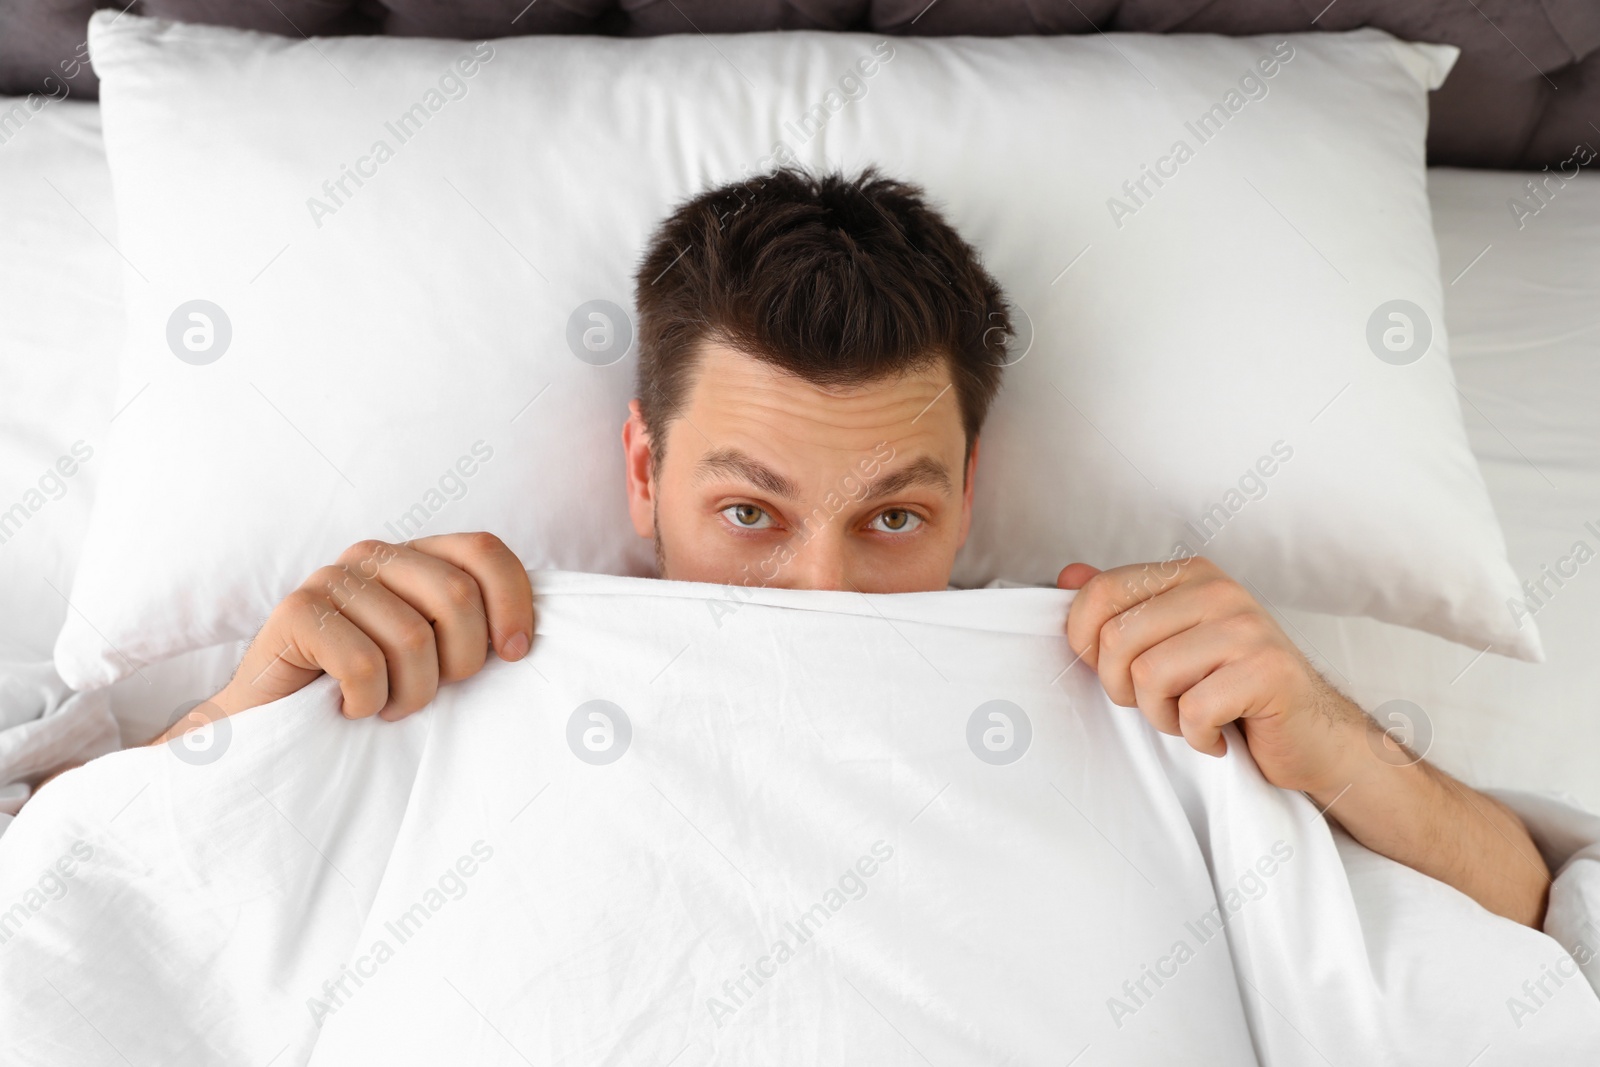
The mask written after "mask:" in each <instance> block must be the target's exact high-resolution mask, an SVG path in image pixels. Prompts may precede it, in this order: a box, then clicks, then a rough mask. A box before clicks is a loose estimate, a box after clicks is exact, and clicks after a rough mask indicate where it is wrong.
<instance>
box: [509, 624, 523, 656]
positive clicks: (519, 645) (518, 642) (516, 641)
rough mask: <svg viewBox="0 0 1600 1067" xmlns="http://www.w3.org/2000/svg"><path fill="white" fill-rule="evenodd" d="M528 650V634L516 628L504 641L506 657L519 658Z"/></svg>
mask: <svg viewBox="0 0 1600 1067" xmlns="http://www.w3.org/2000/svg"><path fill="white" fill-rule="evenodd" d="M527 651H528V635H527V634H525V633H523V632H522V631H521V630H518V631H517V632H516V633H514V634H512V635H511V639H510V640H508V641H507V642H506V659H521V658H522V655H523V653H525V652H527Z"/></svg>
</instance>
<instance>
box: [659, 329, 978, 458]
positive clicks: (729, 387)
mask: <svg viewBox="0 0 1600 1067" xmlns="http://www.w3.org/2000/svg"><path fill="white" fill-rule="evenodd" d="M697 355H698V358H697V360H696V366H695V372H694V375H693V379H692V382H691V386H690V388H689V390H688V393H687V395H686V396H685V397H684V401H685V403H684V405H683V407H684V409H685V413H686V414H689V415H690V417H691V418H694V419H695V420H696V421H697V422H698V421H701V420H705V421H713V422H719V423H720V422H730V423H739V422H746V423H748V422H752V421H756V422H763V423H766V424H768V425H771V426H772V427H773V429H774V431H775V432H784V431H788V432H789V433H799V432H804V430H805V429H806V426H807V424H812V426H811V429H812V432H815V433H820V434H824V435H850V434H851V433H852V432H853V431H876V432H879V433H880V434H882V433H895V434H904V435H908V436H921V435H933V436H939V437H943V436H947V435H948V434H949V433H950V432H955V433H958V434H961V433H963V429H962V426H961V414H960V408H959V405H958V403H957V399H956V395H955V390H954V386H953V383H952V380H951V376H950V367H949V363H948V361H946V360H944V359H939V358H935V359H932V360H929V361H928V362H926V363H923V364H922V365H920V366H917V367H915V368H913V369H911V370H908V371H905V372H903V373H896V374H892V375H886V376H885V377H883V378H877V379H872V380H870V381H867V382H863V383H859V384H852V385H843V386H829V385H821V384H817V383H815V382H811V381H808V380H806V379H805V378H802V377H800V376H799V375H797V374H794V373H791V372H789V371H787V370H784V369H783V368H781V367H778V366H775V365H774V364H772V363H769V362H767V361H765V360H761V359H757V358H755V357H754V356H750V355H747V354H745V353H743V352H741V351H739V350H738V349H736V348H733V347H731V346H729V345H725V344H721V343H718V342H715V341H706V342H702V345H701V347H700V349H699V351H698V353H697ZM841 443H842V442H841Z"/></svg>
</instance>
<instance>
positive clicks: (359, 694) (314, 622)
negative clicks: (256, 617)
mask: <svg viewBox="0 0 1600 1067" xmlns="http://www.w3.org/2000/svg"><path fill="white" fill-rule="evenodd" d="M290 596H291V598H295V599H300V598H304V599H305V600H306V601H307V603H306V604H305V605H304V606H303V608H301V609H299V610H295V611H294V612H293V614H292V615H291V616H290V617H289V638H290V641H291V642H292V643H293V647H294V649H295V650H296V653H297V658H301V659H303V660H304V661H305V662H307V663H309V664H310V665H311V666H313V667H315V668H317V669H319V670H322V671H326V672H327V673H328V674H331V675H333V676H334V677H335V678H337V679H339V692H340V693H341V694H343V696H344V704H343V707H342V709H341V710H342V711H343V713H344V717H345V718H347V719H364V718H366V717H367V716H369V715H374V714H376V713H377V712H378V710H379V709H380V708H382V707H383V706H384V704H386V703H388V700H389V667H388V664H387V663H386V662H385V660H384V656H383V649H381V648H379V647H378V645H377V642H375V641H373V640H372V638H370V637H368V636H367V635H366V634H365V633H364V632H362V629H361V627H359V626H357V625H356V624H355V623H353V622H351V621H350V620H349V619H347V618H345V617H344V616H343V615H341V614H339V612H337V611H335V610H334V609H333V606H332V605H331V604H329V603H328V602H327V601H326V600H323V601H322V602H321V604H320V605H317V604H316V603H314V601H313V600H312V598H313V597H315V590H310V589H301V590H297V591H296V592H295V593H292V594H290Z"/></svg>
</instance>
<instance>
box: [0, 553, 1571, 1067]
mask: <svg viewBox="0 0 1600 1067" xmlns="http://www.w3.org/2000/svg"><path fill="white" fill-rule="evenodd" d="M532 577H533V580H534V582H535V588H536V589H537V590H538V592H539V621H538V634H537V637H536V640H535V643H534V649H533V651H532V653H531V654H530V655H529V656H528V657H527V658H526V659H525V660H524V661H521V662H516V663H506V662H503V661H500V660H497V659H491V662H490V663H489V664H488V665H487V666H486V667H485V668H484V670H483V671H481V672H480V673H479V674H478V675H475V676H474V677H472V678H471V679H468V680H466V681H464V682H461V683H458V684H454V685H449V686H446V687H445V688H444V689H443V690H442V691H441V692H440V694H439V696H438V698H437V699H436V700H435V701H434V702H433V703H432V704H431V705H430V706H429V707H427V708H426V709H424V710H423V711H421V712H419V713H417V714H415V715H412V716H410V717H409V718H407V719H405V720H403V721H401V722H397V723H389V722H383V721H379V720H377V719H368V720H362V721H347V720H345V719H343V718H342V717H341V716H340V715H339V713H338V707H339V696H338V689H337V684H336V683H335V682H334V680H333V679H331V678H327V677H324V678H321V679H319V680H317V681H316V682H314V683H313V684H311V685H310V686H307V687H306V688H305V689H303V690H301V691H300V692H298V693H296V694H294V695H292V696H290V697H288V698H286V699H284V700H281V701H278V702H276V703H274V704H270V705H266V706H264V707H261V708H256V709H253V710H251V711H249V712H245V713H243V714H241V715H238V716H235V717H233V718H232V719H227V720H222V721H221V722H218V723H215V724H213V725H211V726H208V727H206V728H204V729H202V730H200V731H197V732H195V733H193V734H190V735H188V736H187V737H185V738H184V739H182V740H180V741H176V742H173V743H171V744H169V745H165V746H161V747H157V748H147V749H140V750H131V751H126V752H121V753H117V754H113V755H110V756H107V757H104V758H102V759H99V760H96V761H95V762H93V763H91V764H89V765H88V766H87V767H85V768H82V769H80V770H77V771H73V772H71V773H69V774H67V775H64V776H62V777H61V778H59V779H57V780H56V781H54V782H52V783H51V784H49V785H48V786H46V787H45V788H44V789H43V790H41V791H40V793H39V795H38V796H37V797H36V798H35V799H34V801H33V802H32V803H31V804H30V805H29V807H28V808H27V809H26V810H25V812H24V813H23V815H22V817H21V818H20V819H19V820H18V821H17V822H16V824H15V825H14V826H13V827H12V830H11V832H10V833H9V834H8V835H7V836H6V837H5V838H4V839H3V840H0V1060H3V1061H4V1062H6V1063H8V1064H9V1063H16V1064H36V1063H37V1064H43V1063H49V1064H70V1063H90V1062H102V1061H103V1060H104V1059H105V1058H106V1057H107V1055H108V1052H107V1046H108V1045H109V1046H111V1047H112V1048H114V1049H116V1050H117V1051H118V1052H119V1053H120V1054H121V1055H122V1056H124V1057H126V1058H127V1059H128V1060H129V1061H130V1062H182V1063H186V1064H188V1063H196V1064H203V1063H245V1062H268V1061H269V1060H271V1061H272V1062H274V1063H277V1064H315V1065H324V1064H327V1065H335V1064H348V1063H386V1064H411V1063H416V1064H424V1063H427V1064H432V1063H440V1062H451V1063H473V1064H502V1063H503V1064H515V1063H523V1062H530V1063H576V1062H607V1063H634V1062H639V1063H643V1062H656V1063H667V1062H671V1061H673V1060H674V1058H675V1057H678V1058H679V1059H678V1062H688V1063H723V1064H748V1063H777V1062H783V1063H845V1062H859V1063H922V1062H924V1061H926V1062H932V1063H940V1064H957V1063H974V1064H977V1063H986V1064H993V1063H1002V1062H1006V1063H1047V1062H1048V1063H1062V1062H1068V1061H1070V1060H1072V1059H1073V1057H1075V1056H1080V1055H1081V1056H1083V1059H1082V1060H1081V1061H1080V1062H1083V1063H1091V1062H1093V1063H1100V1062H1107V1063H1109V1062H1119V1063H1146V1062H1183V1063H1201V1064H1206V1063H1215V1064H1228V1065H1238V1064H1244V1063H1257V1062H1259V1063H1265V1064H1321V1063H1324V1062H1361V1063H1397V1064H1398V1063H1417V1062H1440V1063H1445V1062H1450V1063H1455V1062H1460V1063H1466V1062H1469V1061H1470V1060H1472V1057H1473V1056H1478V1057H1479V1058H1478V1059H1477V1060H1476V1061H1475V1063H1476V1064H1477V1065H1478V1067H1484V1065H1488V1064H1521V1063H1528V1062H1571V1061H1572V1060H1573V1057H1574V1054H1575V1052H1577V1051H1578V1050H1582V1049H1585V1048H1593V1047H1596V1043H1597V1042H1600V998H1596V996H1595V994H1594V993H1593V991H1592V990H1591V989H1589V987H1588V986H1587V984H1586V983H1584V982H1582V981H1581V980H1576V981H1572V980H1569V981H1567V982H1566V983H1565V984H1564V985H1563V986H1561V987H1560V988H1558V989H1555V988H1552V987H1550V985H1549V983H1548V981H1546V987H1545V988H1546V989H1547V991H1548V992H1549V994H1550V995H1548V996H1544V997H1541V998H1540V1003H1539V1004H1537V1005H1530V1006H1529V1008H1528V1009H1527V1010H1525V1011H1524V1012H1523V1013H1520V1014H1519V1013H1516V1012H1513V1011H1512V1010H1511V1009H1510V1008H1509V1007H1508V998H1510V997H1511V996H1512V995H1513V994H1514V993H1518V991H1519V989H1520V983H1522V982H1523V981H1524V980H1532V981H1535V982H1537V981H1539V980H1540V979H1541V977H1542V971H1541V968H1546V967H1550V966H1554V965H1555V963H1556V961H1557V960H1558V959H1559V958H1561V957H1563V955H1564V953H1563V949H1562V948H1561V946H1560V945H1558V944H1557V943H1556V942H1555V941H1553V940H1552V939H1551V938H1550V937H1548V936H1546V935H1545V934H1543V933H1540V932H1538V931H1535V930H1531V929H1528V928H1525V927H1522V926H1519V925H1518V924H1515V923H1513V922H1510V921H1508V920H1504V919H1501V918H1498V917H1496V916H1493V915H1491V914H1489V913H1488V912H1486V911H1484V910H1483V909H1482V908H1480V907H1478V906H1477V905H1476V904H1474V903H1473V902H1472V901H1470V900H1469V899H1467V898H1466V897H1464V896H1462V895H1461V894H1459V893H1457V892H1456V891H1454V890H1452V889H1450V888H1449V887H1447V886H1444V885H1443V884H1442V883H1438V882H1434V881H1432V880H1431V879H1427V878H1424V877H1423V876H1421V875H1419V874H1417V873H1416V872H1414V871H1410V870H1408V869H1406V868H1404V867H1401V866H1400V865H1398V864H1394V863H1392V862H1390V861H1388V860H1384V859H1383V858H1381V857H1378V856H1376V855H1375V854H1373V853H1370V852H1368V851H1366V850H1365V849H1362V848H1360V846H1359V845H1356V844H1355V843H1354V842H1351V841H1349V840H1348V839H1344V840H1343V841H1339V840H1336V837H1335V834H1334V832H1333V831H1332V830H1331V829H1330V826H1329V824H1328V822H1327V821H1326V820H1325V819H1324V818H1322V817H1321V815H1320V814H1319V812H1318V811H1317V809H1316V808H1315V807H1314V806H1313V805H1311V804H1310V802H1309V801H1307V800H1306V798H1305V797H1304V796H1302V795H1301V794H1298V793H1291V792H1286V791H1283V790H1279V789H1276V788H1274V787H1272V786H1270V785H1268V784H1267V783H1266V782H1265V781H1264V780H1263V779H1262V777H1261V775H1260V773H1259V771H1258V770H1257V769H1256V767H1255V765H1254V763H1253V762H1251V760H1250V759H1249V757H1248V753H1247V751H1246V749H1245V747H1244V745H1243V743H1242V741H1241V738H1240V736H1239V735H1238V734H1237V732H1235V731H1233V729H1232V728H1231V727H1230V728H1229V730H1228V738H1229V742H1230V745H1229V752H1228V754H1227V755H1226V756H1225V757H1224V758H1222V759H1213V758H1211V757H1207V756H1202V755H1199V754H1197V753H1195V752H1193V751H1192V750H1190V749H1189V748H1188V747H1187V746H1186V745H1185V744H1184V743H1183V742H1182V740H1181V739H1176V738H1170V737H1166V736H1164V735H1161V734H1158V733H1156V732H1154V731H1153V730H1152V729H1151V728H1150V727H1149V726H1148V725H1147V724H1146V723H1145V720H1144V718H1143V716H1142V715H1140V714H1139V712H1138V711H1137V710H1135V709H1129V708H1119V707H1116V706H1114V705H1112V704H1111V703H1110V702H1109V701H1108V699H1107V698H1106V695H1105V692H1104V690H1103V689H1102V688H1101V687H1100V685H1099V681H1098V678H1097V677H1096V676H1095V675H1094V674H1093V673H1092V672H1090V671H1089V670H1087V668H1086V667H1085V666H1084V665H1082V664H1081V663H1077V664H1074V663H1073V661H1072V658H1071V656H1070V655H1069V653H1068V650H1067V647H1066V644H1065V640H1064V637H1063V635H1062V621H1063V620H1064V618H1065V616H1066V610H1067V606H1068V605H1069V604H1070V603H1071V599H1072V597H1073V594H1072V593H1069V592H1063V591H1060V590H1054V589H994V590H971V591H957V592H939V593H922V594H904V595H898V596H864V595H861V594H856V593H833V592H803V591H792V590H753V589H744V588H740V589H732V588H724V587H718V586H709V585H695V584H685V583H675V582H660V581H651V580H643V579H629V578H615V577H600V576H586V575H571V574H534V575H533V576H532ZM1342 851H1343V852H1344V853H1345V855H1344V856H1343V857H1342V856H1341V852H1342ZM1351 870H1353V871H1354V872H1355V873H1354V874H1349V873H1347V871H1351ZM19 907H20V909H21V911H20V912H19V911H18V908H19ZM157 1019H158V1020H160V1025H152V1020H157ZM1090 1050H1092V1051H1090ZM274 1057H276V1058H275V1059H274Z"/></svg>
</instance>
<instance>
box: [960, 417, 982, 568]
mask: <svg viewBox="0 0 1600 1067" xmlns="http://www.w3.org/2000/svg"><path fill="white" fill-rule="evenodd" d="M977 476H978V438H976V437H974V438H973V439H972V451H971V452H970V453H969V454H968V456H967V473H966V478H965V479H964V480H963V482H962V485H961V540H959V541H957V542H956V547H957V548H959V547H961V546H962V545H964V544H966V543H967V534H968V533H969V532H970V531H971V529H972V485H973V482H974V481H975V480H976V479H977Z"/></svg>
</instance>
